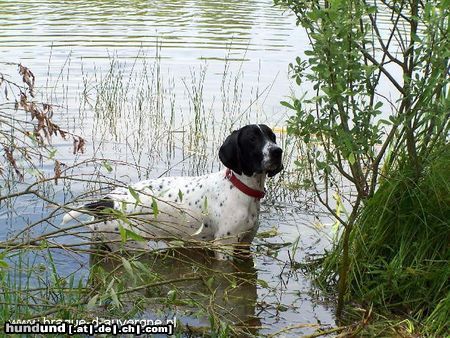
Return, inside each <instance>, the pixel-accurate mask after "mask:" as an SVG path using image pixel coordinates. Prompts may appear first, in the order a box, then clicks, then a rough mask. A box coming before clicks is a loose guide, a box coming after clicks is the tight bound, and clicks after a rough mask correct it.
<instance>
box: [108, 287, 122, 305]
mask: <svg viewBox="0 0 450 338" xmlns="http://www.w3.org/2000/svg"><path fill="white" fill-rule="evenodd" d="M110 295H111V299H112V301H113V303H114V305H115V306H116V307H118V308H120V302H119V298H118V297H117V293H116V290H114V288H111V290H110Z"/></svg>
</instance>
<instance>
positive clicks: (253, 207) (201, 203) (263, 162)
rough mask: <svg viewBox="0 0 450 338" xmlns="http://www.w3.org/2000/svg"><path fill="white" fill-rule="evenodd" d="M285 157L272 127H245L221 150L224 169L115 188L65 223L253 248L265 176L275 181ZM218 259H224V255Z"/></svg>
mask: <svg viewBox="0 0 450 338" xmlns="http://www.w3.org/2000/svg"><path fill="white" fill-rule="evenodd" d="M281 157H282V149H281V148H280V147H279V146H278V145H277V144H276V138H275V134H274V133H273V131H272V130H271V129H270V128H269V127H268V126H266V125H264V124H252V125H247V126H245V127H242V128H241V129H239V130H235V131H233V132H232V134H231V135H229V136H228V137H227V139H226V140H225V142H224V143H223V145H222V146H221V147H220V151H219V158H220V160H221V161H222V163H223V164H224V165H225V167H226V169H224V170H222V171H220V172H217V173H213V174H209V175H204V176H198V177H163V178H158V179H154V180H145V181H140V182H138V183H135V184H133V185H131V186H130V187H128V188H125V187H121V188H116V189H114V190H113V191H112V192H110V193H109V194H107V195H106V196H105V197H104V198H103V199H101V200H99V201H97V202H93V203H89V204H86V205H84V206H83V207H82V208H81V209H80V211H70V212H69V213H68V214H66V215H65V216H64V219H63V224H64V223H66V222H68V221H70V220H71V219H73V218H77V217H78V216H80V215H81V214H84V213H90V214H93V215H94V216H95V217H96V218H98V219H99V222H98V223H96V224H93V225H91V226H90V227H91V228H92V230H93V231H94V232H96V233H97V234H103V235H106V234H117V233H118V232H119V227H120V226H121V227H124V228H127V229H129V230H131V231H133V232H134V233H137V234H138V235H140V236H142V237H144V238H154V239H157V238H169V237H170V238H173V237H178V238H182V239H196V240H204V241H212V240H214V241H217V242H218V244H227V245H233V244H234V245H235V244H238V243H242V244H250V243H251V242H252V240H253V238H254V237H255V234H256V231H257V229H258V216H259V210H260V199H261V198H263V197H264V181H265V179H266V175H267V176H269V177H271V176H274V175H275V174H277V173H279V172H280V171H281V170H282V169H283V164H282V158H281ZM111 209H114V210H115V212H114V211H112V210H111ZM108 210H109V211H110V212H109V213H107V211H108ZM114 213H116V214H117V213H120V214H122V215H127V218H126V219H127V221H125V222H124V221H123V218H122V220H121V217H118V218H117V217H112V216H111V215H113V214H114ZM107 214H108V216H106V215H107ZM106 238H108V236H106ZM216 256H217V257H218V258H219V259H224V258H225V257H226V256H224V255H222V254H220V253H216Z"/></svg>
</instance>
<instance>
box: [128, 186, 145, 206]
mask: <svg viewBox="0 0 450 338" xmlns="http://www.w3.org/2000/svg"><path fill="white" fill-rule="evenodd" d="M128 191H129V192H130V194H131V196H133V198H134V200H135V201H136V202H135V204H134V205H135V206H137V205H138V204H142V202H141V198H140V197H139V193H138V192H137V191H136V190H134V189H133V188H132V187H130V186H129V187H128Z"/></svg>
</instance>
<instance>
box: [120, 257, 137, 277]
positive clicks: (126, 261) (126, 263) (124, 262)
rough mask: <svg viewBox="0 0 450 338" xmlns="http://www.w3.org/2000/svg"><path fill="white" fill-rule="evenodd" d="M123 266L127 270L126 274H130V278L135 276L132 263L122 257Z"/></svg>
mask: <svg viewBox="0 0 450 338" xmlns="http://www.w3.org/2000/svg"><path fill="white" fill-rule="evenodd" d="M122 265H123V267H124V268H125V270H126V272H128V273H129V274H130V276H134V273H133V268H132V267H131V264H130V262H129V261H128V260H127V259H125V258H124V257H122Z"/></svg>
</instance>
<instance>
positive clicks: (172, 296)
mask: <svg viewBox="0 0 450 338" xmlns="http://www.w3.org/2000/svg"><path fill="white" fill-rule="evenodd" d="M167 298H169V300H170V301H171V302H173V301H175V299H176V298H177V291H176V290H173V289H172V290H169V292H167Z"/></svg>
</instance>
